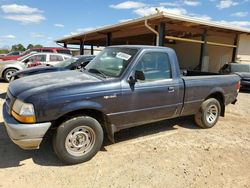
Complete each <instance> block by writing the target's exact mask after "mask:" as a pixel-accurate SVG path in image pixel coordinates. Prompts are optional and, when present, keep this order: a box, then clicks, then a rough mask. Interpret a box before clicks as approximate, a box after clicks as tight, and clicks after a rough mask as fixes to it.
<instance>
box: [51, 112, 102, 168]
mask: <svg viewBox="0 0 250 188" xmlns="http://www.w3.org/2000/svg"><path fill="white" fill-rule="evenodd" d="M102 143H103V129H102V127H101V125H100V123H99V122H98V121H97V120H96V119H94V118H92V117H89V116H78V117H74V118H72V119H69V120H67V121H65V122H64V123H62V124H61V125H60V126H59V127H58V128H57V130H56V134H55V135H54V138H53V149H54V151H55V153H56V155H57V156H58V158H59V159H60V160H62V161H63V162H64V163H66V164H78V163H82V162H85V161H88V160H90V159H91V158H92V157H93V156H95V154H96V153H97V152H98V151H99V150H100V149H101V146H102Z"/></svg>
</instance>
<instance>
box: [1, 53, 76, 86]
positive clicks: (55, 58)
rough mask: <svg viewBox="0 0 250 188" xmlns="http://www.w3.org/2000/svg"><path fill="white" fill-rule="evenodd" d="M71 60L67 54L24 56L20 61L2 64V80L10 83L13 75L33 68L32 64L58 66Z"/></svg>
mask: <svg viewBox="0 0 250 188" xmlns="http://www.w3.org/2000/svg"><path fill="white" fill-rule="evenodd" d="M69 58H71V56H70V55H66V54H55V53H35V54H28V55H26V56H23V57H21V58H19V59H18V60H13V61H5V62H0V78H3V79H5V81H7V82H9V81H10V79H11V76H12V74H13V73H15V72H17V71H19V70H23V69H25V68H28V67H32V66H30V64H36V65H41V64H56V63H58V62H60V61H64V60H66V59H69Z"/></svg>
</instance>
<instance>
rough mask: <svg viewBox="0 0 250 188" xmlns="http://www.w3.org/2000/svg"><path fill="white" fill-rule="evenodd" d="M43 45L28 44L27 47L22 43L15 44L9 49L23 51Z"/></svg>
mask: <svg viewBox="0 0 250 188" xmlns="http://www.w3.org/2000/svg"><path fill="white" fill-rule="evenodd" d="M42 47H43V46H42V45H41V44H36V45H33V44H29V45H28V46H27V48H25V47H24V46H23V45H22V44H15V45H13V46H12V47H11V51H25V50H26V49H30V48H42Z"/></svg>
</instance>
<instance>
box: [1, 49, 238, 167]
mask: <svg viewBox="0 0 250 188" xmlns="http://www.w3.org/2000/svg"><path fill="white" fill-rule="evenodd" d="M239 80H240V78H239V76H237V75H219V74H207V75H206V74H202V73H196V72H188V71H187V72H186V73H185V76H183V75H182V74H181V73H180V69H179V64H178V61H177V57H176V54H175V52H174V50H172V49H170V48H166V47H155V46H128V45H125V46H111V47H107V48H105V49H104V50H103V51H102V52H101V53H99V55H98V56H97V57H96V58H94V59H93V60H92V61H91V62H90V63H89V64H88V65H87V66H86V67H85V69H84V70H82V71H81V72H80V71H79V72H75V71H63V72H55V73H46V74H40V75H36V76H28V77H24V78H22V79H18V80H15V81H13V82H12V83H11V84H10V85H9V88H8V91H7V96H6V101H5V103H4V105H3V117H4V123H5V127H6V129H7V132H8V135H9V137H10V138H11V139H12V141H13V142H14V143H16V144H17V145H18V146H20V147H21V148H23V149H37V148H39V145H40V144H41V142H42V140H43V138H44V135H45V134H46V133H47V132H48V131H49V130H52V129H55V130H56V131H55V133H54V136H53V148H54V151H55V153H56V155H57V156H58V157H59V158H60V159H61V160H62V161H63V162H65V163H67V164H76V163H81V162H85V161H87V160H89V159H91V158H92V157H93V156H94V155H95V154H96V153H97V152H98V151H99V150H100V148H101V146H102V143H103V139H104V135H107V137H108V138H109V139H110V140H111V141H113V142H114V133H115V132H117V131H120V130H122V129H126V128H129V127H133V126H138V125H142V124H146V123H149V122H154V121H159V120H163V119H170V118H175V117H180V116H189V115H194V120H195V122H196V124H197V125H198V126H200V127H201V128H211V127H213V126H214V125H215V124H216V122H217V121H218V119H219V116H224V114H225V106H226V105H228V104H231V103H232V104H234V103H235V102H236V98H237V95H238V91H239V89H240V82H239ZM104 133H105V134H104Z"/></svg>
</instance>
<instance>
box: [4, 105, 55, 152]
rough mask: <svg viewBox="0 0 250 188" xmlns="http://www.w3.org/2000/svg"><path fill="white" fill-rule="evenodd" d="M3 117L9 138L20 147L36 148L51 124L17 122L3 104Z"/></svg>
mask: <svg viewBox="0 0 250 188" xmlns="http://www.w3.org/2000/svg"><path fill="white" fill-rule="evenodd" d="M3 119H4V124H5V127H6V130H7V132H8V135H9V137H10V138H11V140H12V141H13V142H14V143H15V144H16V145H18V146H19V147H21V148H22V149H38V148H39V146H40V144H41V142H42V140H43V137H44V135H45V133H46V132H47V130H48V129H49V127H50V126H51V123H50V122H46V123H35V124H22V123H19V122H17V121H16V120H15V119H14V118H13V117H12V116H10V115H9V113H8V111H7V105H6V103H4V105H3Z"/></svg>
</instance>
